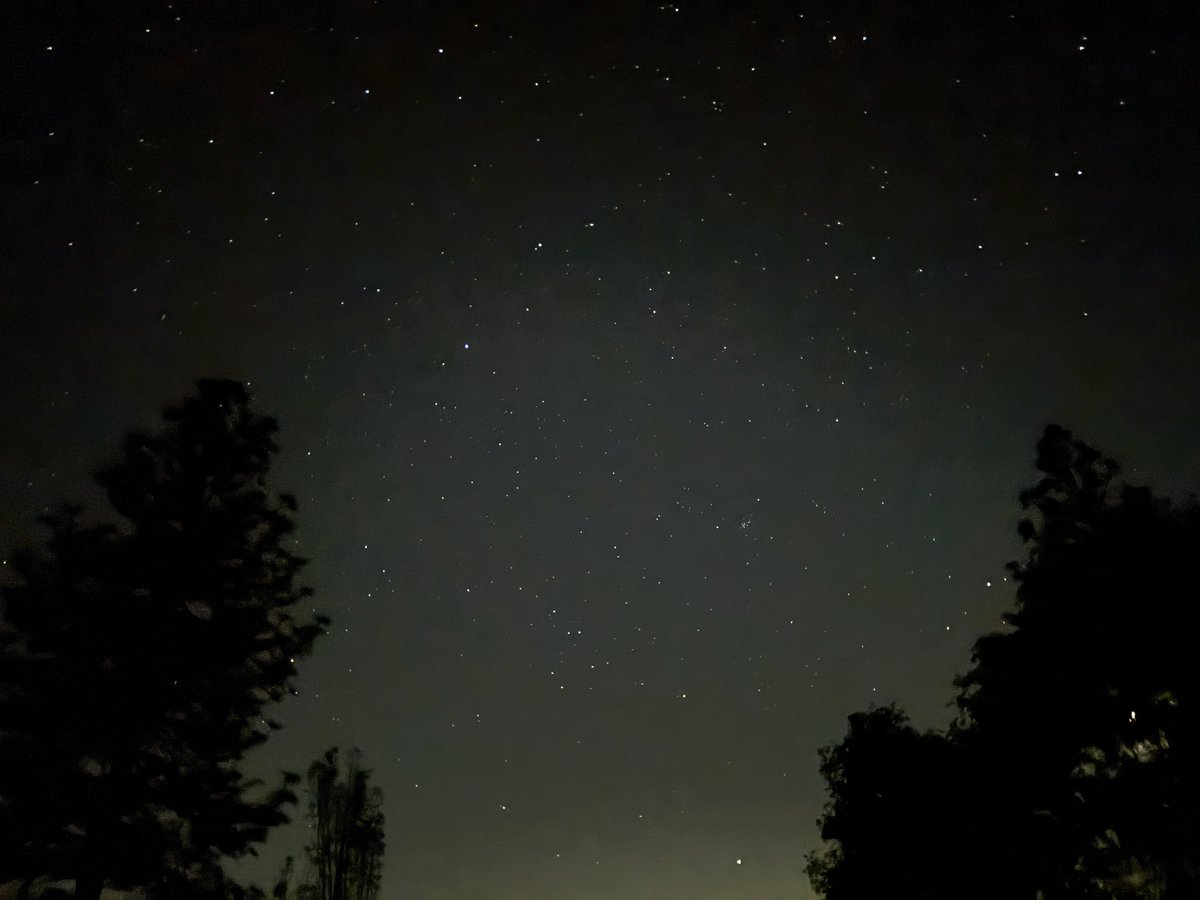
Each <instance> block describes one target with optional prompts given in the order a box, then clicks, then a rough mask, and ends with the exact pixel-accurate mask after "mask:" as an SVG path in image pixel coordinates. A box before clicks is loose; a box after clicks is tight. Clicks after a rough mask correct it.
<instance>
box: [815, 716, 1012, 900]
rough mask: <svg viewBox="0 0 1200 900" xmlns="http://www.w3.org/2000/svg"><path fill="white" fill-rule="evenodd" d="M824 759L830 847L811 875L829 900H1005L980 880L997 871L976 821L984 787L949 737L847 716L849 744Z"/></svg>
mask: <svg viewBox="0 0 1200 900" xmlns="http://www.w3.org/2000/svg"><path fill="white" fill-rule="evenodd" d="M820 755H821V775H822V776H823V777H824V778H825V781H826V783H827V785H828V786H829V793H830V799H829V801H828V802H827V803H826V805H825V809H824V812H823V814H822V816H821V818H820V821H819V823H818V824H819V826H820V829H821V838H822V839H823V840H824V841H827V842H828V845H827V846H826V847H825V848H824V849H823V850H821V851H818V852H814V853H811V854H809V856H808V860H807V863H808V864H807V867H806V871H807V872H808V876H809V880H810V881H811V882H812V884H813V887H814V888H815V889H816V890H817V891H819V892H820V893H821V894H822V895H823V896H824V897H826V898H828V900H853V898H861V897H909V898H924V900H933V898H946V900H959V898H963V897H976V898H988V897H1000V896H1008V895H1005V894H1002V893H995V892H993V890H992V887H991V884H990V882H989V879H988V878H987V877H983V876H985V875H986V874H987V873H988V872H989V870H990V869H991V868H993V867H994V866H995V865H996V864H997V863H996V862H995V861H993V860H990V859H988V848H989V846H990V844H989V841H988V840H987V835H986V834H985V833H984V832H986V829H987V822H986V820H981V819H980V818H979V817H978V816H976V815H975V812H974V811H975V810H976V809H977V808H978V806H979V802H980V796H979V794H980V788H981V785H980V783H979V781H978V779H977V778H976V776H975V773H974V772H973V771H972V767H971V765H970V760H969V759H968V757H967V755H966V754H965V753H964V751H963V749H962V747H961V746H959V744H958V743H957V742H956V741H955V740H954V739H953V737H952V736H950V735H946V734H942V733H939V732H935V731H926V732H918V731H917V730H916V729H914V728H913V727H912V725H910V724H909V722H908V718H907V716H905V714H904V713H903V712H902V711H901V710H899V709H897V708H896V707H895V706H894V705H891V706H885V707H878V708H872V709H871V710H869V711H867V712H862V713H855V714H854V715H852V716H850V720H849V729H848V731H847V733H846V736H845V738H844V739H843V740H842V742H841V743H840V744H837V745H835V746H830V747H823V748H822V749H821V754H820Z"/></svg>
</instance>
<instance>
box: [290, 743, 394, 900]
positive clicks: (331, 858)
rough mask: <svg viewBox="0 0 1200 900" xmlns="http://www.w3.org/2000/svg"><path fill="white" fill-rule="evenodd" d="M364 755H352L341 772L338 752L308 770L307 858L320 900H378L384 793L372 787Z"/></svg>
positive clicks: (382, 849) (331, 751) (334, 750)
mask: <svg viewBox="0 0 1200 900" xmlns="http://www.w3.org/2000/svg"><path fill="white" fill-rule="evenodd" d="M361 761H362V755H361V754H360V753H359V751H358V750H357V749H355V750H352V751H351V752H350V756H349V758H348V759H347V761H346V769H345V772H344V773H343V772H342V771H341V770H340V767H339V764H338V750H337V748H336V747H333V748H331V749H330V750H328V751H326V753H325V756H324V757H323V758H322V759H318V760H316V761H315V762H313V764H312V765H311V766H309V769H308V790H309V824H310V827H311V828H312V833H313V843H312V844H310V845H309V847H308V857H309V860H310V862H311V863H312V866H313V870H314V875H315V877H316V885H315V887H316V889H317V890H316V891H315V897H316V898H317V900H376V898H377V897H378V893H379V883H380V880H381V878H382V875H383V851H384V840H383V825H384V821H383V811H382V806H383V791H382V790H380V789H379V788H378V787H376V788H371V787H368V784H367V782H368V781H369V780H370V775H371V773H370V771H369V770H367V769H363V768H362V766H361Z"/></svg>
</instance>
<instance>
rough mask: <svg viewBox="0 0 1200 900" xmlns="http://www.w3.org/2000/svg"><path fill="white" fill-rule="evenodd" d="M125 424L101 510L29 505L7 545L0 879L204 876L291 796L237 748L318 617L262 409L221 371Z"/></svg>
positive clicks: (94, 888)
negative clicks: (100, 515)
mask: <svg viewBox="0 0 1200 900" xmlns="http://www.w3.org/2000/svg"><path fill="white" fill-rule="evenodd" d="M196 387H197V393H196V394H195V395H194V396H191V397H189V398H187V399H185V400H184V401H183V402H182V403H181V404H180V405H178V406H174V407H170V408H168V409H167V410H166V411H165V412H164V418H165V426H164V427H163V428H162V430H160V431H159V432H157V433H155V434H147V433H142V432H136V433H133V434H131V435H129V436H128V437H127V438H126V439H125V442H124V445H123V452H122V454H121V456H120V458H119V459H118V460H117V461H116V462H115V463H113V464H111V465H109V466H107V467H105V468H103V469H101V470H100V471H99V472H98V473H97V475H96V480H97V482H98V483H99V484H100V485H101V486H102V487H103V488H104V490H105V491H106V493H107V497H108V500H109V503H110V504H111V507H112V510H113V512H114V513H115V514H116V518H115V519H114V521H112V522H110V523H103V524H95V523H92V522H89V521H88V520H86V519H85V518H84V516H83V512H82V510H81V509H79V508H78V507H64V508H63V509H62V510H61V511H59V512H57V513H55V514H53V515H51V516H48V517H47V518H46V519H45V524H46V525H47V526H48V528H49V530H50V536H49V539H48V542H47V544H46V547H45V548H44V550H43V551H42V552H41V553H36V554H35V553H24V554H22V555H21V556H19V557H18V558H17V560H16V565H15V569H16V573H17V579H16V583H15V584H14V585H11V586H9V587H7V588H6V589H5V590H4V594H3V600H4V611H3V612H4V630H3V632H2V634H0V642H2V644H0V649H2V652H0V715H2V718H0V722H3V731H2V732H0V827H2V828H3V832H2V834H0V841H2V844H0V846H2V847H3V851H2V853H0V881H2V880H6V879H8V878H17V877H27V876H29V875H32V874H49V875H52V876H55V877H59V878H73V879H75V881H76V887H75V894H76V896H77V897H79V898H86V900H95V898H97V897H98V896H99V893H100V891H101V889H102V888H103V887H104V886H106V885H107V886H112V887H119V888H130V887H143V888H149V889H151V890H152V891H154V892H157V893H158V894H159V895H162V896H167V895H169V896H176V897H181V896H186V895H188V894H190V893H191V892H192V891H193V890H204V891H208V892H210V893H209V896H211V895H212V893H211V892H213V891H223V890H224V887H225V881H224V879H223V876H222V874H221V871H220V865H219V860H220V858H221V857H223V856H238V855H241V854H244V853H247V852H251V853H252V852H254V848H253V844H254V843H255V842H259V841H262V840H263V839H264V837H265V836H266V833H267V830H268V829H269V828H270V827H271V826H273V825H276V824H279V823H281V822H284V821H286V820H287V819H286V816H285V815H284V813H283V811H282V807H283V805H284V804H285V803H288V802H294V801H295V796H294V794H293V793H292V791H291V790H290V786H291V785H294V784H296V783H297V782H298V780H299V779H298V777H296V776H287V777H286V778H285V783H284V784H283V785H282V786H280V787H277V788H274V789H267V788H265V787H264V786H262V785H260V784H258V783H255V782H251V781H247V780H246V779H245V778H243V776H242V775H241V773H240V772H239V770H238V765H237V764H238V762H239V761H240V760H241V759H242V757H243V755H244V754H245V753H246V751H247V750H249V749H250V748H252V747H254V746H257V745H258V744H260V743H262V742H263V741H264V740H265V739H266V738H267V735H268V734H269V732H270V730H271V729H273V728H276V727H278V726H277V725H276V724H275V723H274V722H272V721H271V720H270V719H268V718H265V717H264V713H263V711H264V707H265V706H266V704H268V703H270V702H273V701H277V700H279V699H281V698H282V697H283V696H284V695H285V694H286V693H288V692H289V691H291V690H293V688H292V679H293V677H294V676H295V674H296V667H295V664H296V660H297V659H298V658H299V657H301V656H303V655H305V654H307V653H308V652H309V651H310V649H311V647H312V644H313V641H314V639H315V638H316V636H317V635H318V633H320V631H321V630H322V627H323V625H324V624H325V620H324V619H323V618H321V617H319V616H309V615H308V610H305V615H304V616H302V617H299V618H297V616H296V615H295V614H294V608H295V607H296V606H297V604H299V603H300V602H301V601H303V600H304V599H305V598H306V597H307V596H308V590H307V589H306V588H302V587H300V586H298V585H297V584H296V577H297V574H298V573H299V571H300V569H301V567H302V565H303V562H304V561H303V560H302V559H300V558H299V557H297V556H296V555H295V554H293V553H292V552H291V551H290V550H289V549H288V543H289V535H290V533H291V532H292V530H293V528H294V514H295V502H294V501H293V499H292V498H291V497H290V496H288V495H283V494H276V493H274V492H273V491H272V490H271V489H270V487H269V485H268V481H267V474H268V469H269V467H270V463H271V460H272V458H273V457H274V455H275V453H276V452H277V448H276V445H275V442H274V434H275V432H276V430H277V427H276V424H275V421H274V420H273V419H270V418H268V417H265V416H261V415H258V414H257V413H255V412H253V411H252V410H251V409H250V406H249V396H248V394H247V392H246V390H245V388H244V387H243V386H242V385H241V384H238V383H236V382H232V381H219V380H203V381H199V382H197V384H196Z"/></svg>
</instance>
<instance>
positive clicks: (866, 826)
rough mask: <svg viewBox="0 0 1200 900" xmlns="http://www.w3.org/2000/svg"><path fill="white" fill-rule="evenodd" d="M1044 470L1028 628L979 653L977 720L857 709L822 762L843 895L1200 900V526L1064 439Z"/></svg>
mask: <svg viewBox="0 0 1200 900" xmlns="http://www.w3.org/2000/svg"><path fill="white" fill-rule="evenodd" d="M1037 467H1038V469H1039V470H1040V472H1041V473H1042V478H1041V480H1040V481H1039V482H1038V483H1037V485H1035V486H1034V487H1033V488H1032V489H1030V490H1028V491H1025V492H1024V493H1022V495H1021V503H1022V506H1023V508H1024V509H1025V510H1027V511H1028V512H1029V513H1030V515H1029V517H1028V518H1026V519H1023V520H1022V521H1021V522H1020V524H1019V532H1020V534H1021V535H1022V537H1023V538H1024V539H1025V540H1026V542H1027V544H1028V546H1029V555H1028V558H1027V560H1026V561H1025V562H1023V563H1015V562H1014V563H1011V564H1010V566H1009V569H1010V571H1011V572H1012V573H1013V577H1014V579H1015V582H1016V584H1017V602H1016V606H1015V608H1014V609H1013V610H1012V611H1011V612H1010V613H1009V614H1008V615H1007V616H1006V622H1007V624H1008V625H1009V626H1010V628H1009V629H1008V630H1006V631H1004V632H999V633H994V634H989V635H985V636H984V637H982V638H980V639H979V640H978V641H977V642H976V644H975V648H974V653H973V657H972V663H973V665H972V668H971V669H970V670H969V671H968V672H967V673H966V674H965V675H963V676H961V677H960V678H958V679H957V681H956V684H957V685H958V688H959V696H958V705H959V710H960V717H959V719H958V720H957V721H956V722H955V723H954V724H953V726H952V727H951V729H950V730H949V732H948V733H947V734H946V735H944V736H943V735H938V734H926V735H918V734H917V733H916V732H915V731H913V730H912V729H911V727H909V726H908V725H907V723H906V721H905V720H904V717H903V714H902V713H900V712H899V711H897V710H895V709H892V708H887V709H884V710H874V711H872V712H870V713H859V714H856V716H852V717H851V728H850V732H849V733H848V735H847V737H846V738H845V740H844V741H843V742H842V744H841V745H838V746H836V747H832V748H825V749H823V750H822V768H821V771H822V774H823V775H824V776H825V778H826V781H827V782H828V784H829V790H830V801H829V803H828V804H827V806H826V810H825V814H824V815H823V816H822V819H821V820H820V825H821V829H822V836H823V837H824V838H825V839H826V840H828V841H830V842H832V843H831V845H830V846H829V847H827V848H825V850H823V851H821V852H820V853H818V854H814V855H812V856H810V859H809V870H808V871H809V874H810V878H811V880H812V882H813V884H814V886H815V887H816V888H817V889H818V890H820V891H822V892H824V893H825V895H826V896H827V897H829V898H839V897H850V896H872V895H876V894H887V893H892V894H893V895H902V896H911V897H942V896H945V897H950V896H971V897H989V896H990V897H997V898H999V897H1035V896H1041V897H1044V898H1046V900H1054V898H1075V897H1105V898H1112V897H1126V896H1128V897H1135V896H1136V897H1195V896H1200V715H1198V710H1197V705H1198V703H1200V662H1198V661H1197V660H1198V657H1200V654H1198V653H1197V649H1198V647H1197V644H1198V641H1200V639H1198V638H1197V635H1200V628H1198V626H1200V604H1198V603H1197V601H1198V600H1200V569H1197V567H1196V565H1195V561H1196V560H1197V559H1200V511H1198V509H1197V506H1196V503H1195V502H1194V501H1189V502H1187V503H1185V504H1171V503H1170V502H1168V501H1166V500H1163V499H1160V498H1156V497H1154V496H1153V495H1152V494H1151V493H1150V491H1148V490H1147V489H1145V488H1140V487H1131V486H1128V485H1121V484H1118V483H1117V482H1116V475H1117V473H1118V471H1119V470H1118V467H1117V465H1116V463H1114V462H1113V461H1112V460H1109V459H1106V458H1104V457H1103V456H1102V455H1101V454H1100V453H1098V452H1097V451H1096V450H1094V449H1093V448H1091V447H1089V446H1087V445H1086V444H1084V443H1082V442H1080V441H1078V440H1076V439H1075V438H1074V437H1073V436H1072V435H1071V433H1070V432H1068V431H1066V430H1064V429H1062V428H1059V427H1058V426H1053V425H1052V426H1049V427H1047V429H1046V431H1045V433H1044V434H1043V436H1042V438H1041V440H1040V441H1039V443H1038V455H1037ZM918 748H920V749H918ZM905 779H911V780H912V781H913V782H914V783H921V784H922V785H924V790H925V791H926V794H925V796H926V798H927V802H926V803H925V805H924V809H923V811H921V812H920V813H914V812H912V809H911V808H912V806H913V805H914V804H917V805H920V804H919V799H918V798H917V797H916V796H915V795H914V794H913V793H912V792H911V791H909V792H907V793H906V791H905V789H902V788H898V785H899V784H901V783H902V782H904V780H905ZM964 838H969V839H966V840H964ZM931 847H942V848H944V852H942V851H938V852H936V853H934V854H933V855H931V854H930V850H931ZM872 879H875V880H872ZM885 886H886V889H885Z"/></svg>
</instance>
